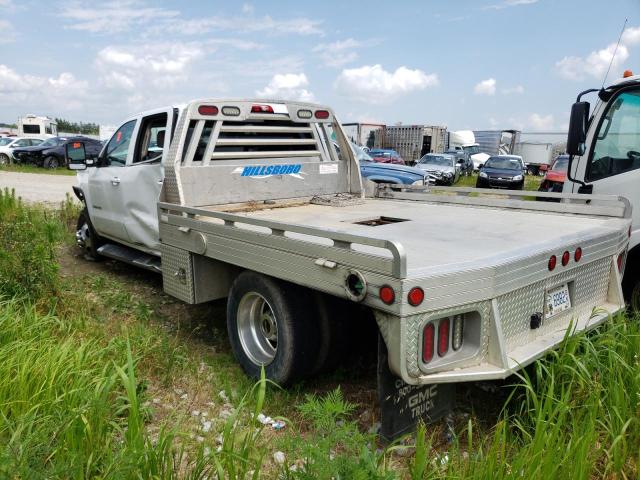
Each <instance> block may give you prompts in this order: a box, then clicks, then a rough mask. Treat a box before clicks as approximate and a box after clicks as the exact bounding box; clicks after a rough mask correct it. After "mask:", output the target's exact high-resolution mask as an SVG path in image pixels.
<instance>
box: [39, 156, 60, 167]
mask: <svg viewBox="0 0 640 480" xmlns="http://www.w3.org/2000/svg"><path fill="white" fill-rule="evenodd" d="M42 166H43V167H44V168H51V169H54V168H58V167H59V166H60V161H59V160H58V157H54V156H53V155H51V156H49V157H47V158H45V159H44V162H42Z"/></svg>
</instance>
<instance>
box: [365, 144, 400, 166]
mask: <svg viewBox="0 0 640 480" xmlns="http://www.w3.org/2000/svg"><path fill="white" fill-rule="evenodd" d="M369 155H371V157H372V158H373V161H374V162H378V163H395V164H397V165H404V164H405V161H404V159H403V158H402V157H401V156H400V154H399V153H398V152H396V151H395V150H392V149H389V148H373V149H371V150H369Z"/></svg>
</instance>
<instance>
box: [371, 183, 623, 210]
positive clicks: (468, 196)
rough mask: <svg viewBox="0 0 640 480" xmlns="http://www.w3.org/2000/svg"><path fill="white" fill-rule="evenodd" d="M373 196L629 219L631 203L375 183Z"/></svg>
mask: <svg viewBox="0 0 640 480" xmlns="http://www.w3.org/2000/svg"><path fill="white" fill-rule="evenodd" d="M376 197H378V198H389V199H395V200H413V201H421V202H434V203H435V202H440V203H453V204H458V205H469V206H484V207H497V208H514V209H522V210H533V211H538V212H541V213H544V212H553V213H568V214H574V215H589V216H602V217H618V218H631V203H630V202H629V200H627V199H626V198H625V197H622V196H615V195H585V194H578V193H553V192H534V191H521V190H495V189H491V190H489V189H479V188H465V187H434V186H422V185H393V184H378V185H377V189H376ZM536 200H547V201H544V202H543V201H536Z"/></svg>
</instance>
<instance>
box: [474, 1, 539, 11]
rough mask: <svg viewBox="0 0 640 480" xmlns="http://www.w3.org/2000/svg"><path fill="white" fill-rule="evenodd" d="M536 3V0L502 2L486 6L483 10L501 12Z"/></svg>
mask: <svg viewBox="0 0 640 480" xmlns="http://www.w3.org/2000/svg"><path fill="white" fill-rule="evenodd" d="M534 3H538V0H503V1H502V2H501V3H496V4H493V5H487V6H486V7H484V9H485V10H486V9H492V10H502V9H503V8H509V7H518V6H520V5H532V4H534Z"/></svg>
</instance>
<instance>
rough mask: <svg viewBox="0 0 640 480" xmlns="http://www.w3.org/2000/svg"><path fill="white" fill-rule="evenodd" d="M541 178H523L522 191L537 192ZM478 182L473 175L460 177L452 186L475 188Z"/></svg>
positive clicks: (528, 176) (476, 176) (475, 175)
mask: <svg viewBox="0 0 640 480" xmlns="http://www.w3.org/2000/svg"><path fill="white" fill-rule="evenodd" d="M542 178H543V177H540V176H537V175H526V176H525V177H524V189H525V190H538V187H539V186H540V184H541V183H542ZM477 180H478V174H477V173H474V174H473V175H470V176H468V177H465V176H462V177H460V180H458V182H457V183H456V184H455V185H454V187H475V186H476V181H477Z"/></svg>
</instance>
